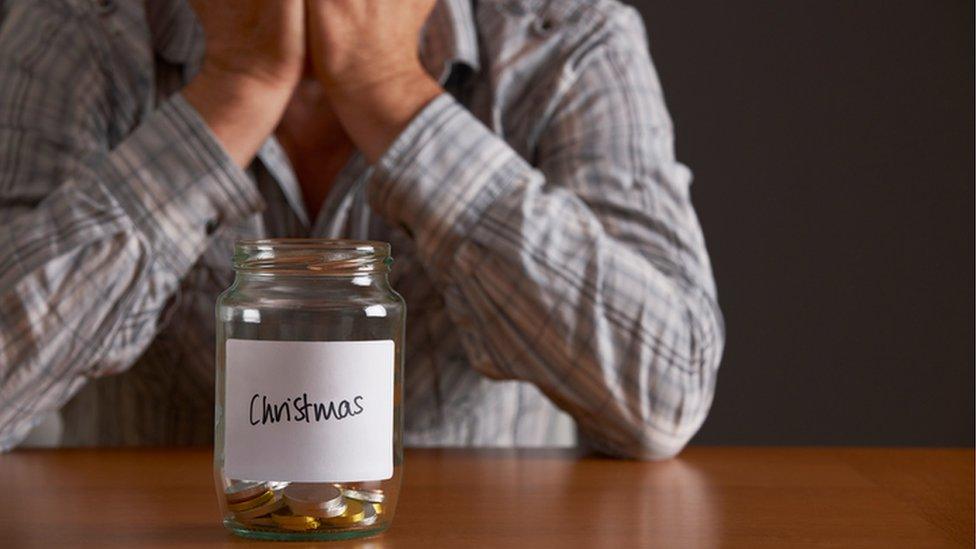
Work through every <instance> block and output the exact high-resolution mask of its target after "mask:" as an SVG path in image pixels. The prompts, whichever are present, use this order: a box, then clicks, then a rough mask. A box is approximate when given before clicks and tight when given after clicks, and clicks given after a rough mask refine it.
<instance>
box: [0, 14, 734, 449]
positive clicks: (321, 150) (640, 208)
mask: <svg viewBox="0 0 976 549" xmlns="http://www.w3.org/2000/svg"><path fill="white" fill-rule="evenodd" d="M434 2H435V0H307V1H303V0H274V1H269V0H206V1H200V2H197V3H196V4H195V5H194V6H193V7H195V8H196V9H197V14H196V15H195V14H194V12H193V11H192V10H191V7H190V6H189V5H187V4H186V3H185V0H147V1H146V2H139V1H136V0H129V1H125V0H43V1H42V0H19V1H17V0H7V1H6V2H3V3H2V4H0V5H2V10H3V11H2V25H0V216H2V219H3V221H4V223H3V225H2V226H0V447H2V448H4V449H9V448H12V447H14V446H16V445H17V444H19V443H20V442H21V441H22V440H23V439H24V438H25V437H27V436H28V435H29V434H30V433H31V431H32V430H35V428H36V426H38V425H49V424H53V425H55V426H59V428H58V429H55V434H56V436H55V437H54V438H55V439H56V440H54V442H55V443H60V444H68V445H79V444H81V445H85V444H107V445H113V444H194V443H198V444H203V443H208V442H210V439H211V436H212V435H211V433H212V431H211V429H212V421H213V415H212V414H213V409H212V402H213V401H212V398H213V359H212V357H213V340H214V338H213V331H212V330H213V313H212V310H213V309H212V307H213V302H214V298H215V296H216V294H217V293H218V292H219V291H220V290H222V289H223V288H224V287H226V286H227V285H229V283H230V280H231V278H232V273H231V272H230V266H229V263H230V262H229V255H230V250H231V246H232V244H233V242H234V240H236V239H238V238H244V237H260V236H276V237H297V236H313V237H348V238H370V239H379V240H387V241H390V242H391V243H392V244H393V250H394V254H395V255H396V257H397V259H398V263H397V267H396V268H395V270H394V274H393V277H392V282H393V284H394V286H395V287H396V288H397V289H398V290H399V291H400V292H401V294H403V295H404V297H405V299H406V300H407V304H408V309H409V311H410V317H409V321H408V328H407V337H408V340H407V343H406V350H407V357H406V369H405V376H406V378H405V381H404V386H405V411H406V432H405V441H406V443H407V444H408V445H415V446H416V445H478V446H484V445H490V446H538V445H555V446H566V445H572V444H575V443H577V432H578V434H579V442H580V443H584V444H587V445H589V446H591V447H593V448H595V449H597V450H600V451H603V452H605V453H608V454H611V455H616V456H622V457H630V458H661V457H667V456H671V455H674V454H675V453H677V452H678V451H679V450H680V449H681V448H682V447H683V446H684V444H685V443H686V442H687V441H688V439H689V438H690V437H691V436H692V435H693V434H694V433H695V431H696V430H697V429H698V427H699V426H700V425H701V422H702V421H703V420H704V418H705V415H706V413H707V411H708V408H709V406H710V403H711V400H712V394H713V390H714V386H715V375H716V370H717V368H718V363H719V358H720V355H721V350H722V345H723V340H724V331H723V326H722V321H721V317H720V313H719V310H718V307H717V305H716V301H715V288H714V284H713V281H712V275H711V269H710V266H709V262H708V257H707V254H706V252H705V248H704V243H703V240H702V236H701V233H700V229H699V227H698V223H697V220H696V218H695V215H694V212H693V210H692V207H691V203H690V199H689V190H688V185H689V181H690V175H689V172H688V171H687V169H686V168H684V167H683V166H682V165H680V164H679V163H678V162H677V161H676V160H675V159H674V154H673V150H672V131H671V123H670V120H669V118H668V115H667V112H666V110H665V107H664V104H663V99H662V95H661V89H660V87H659V84H658V81H657V78H656V76H655V73H654V70H653V68H652V65H651V62H650V58H649V55H648V53H647V50H646V38H645V35H644V31H643V27H642V25H641V23H640V19H639V17H638V15H637V14H636V12H635V11H634V10H632V9H630V8H626V7H623V6H622V5H620V4H618V3H616V2H615V1H614V0H592V1H583V0H553V1H549V2H539V1H536V0H509V1H494V0H477V1H472V0H442V1H440V2H439V3H436V5H435V4H434ZM197 16H199V17H197ZM198 20H199V24H198ZM201 24H202V27H201ZM204 36H206V47H205V48H204ZM204 52H205V53H204ZM567 414H568V415H567ZM570 416H571V419H570ZM574 426H575V429H574Z"/></svg>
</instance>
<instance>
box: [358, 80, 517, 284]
mask: <svg viewBox="0 0 976 549" xmlns="http://www.w3.org/2000/svg"><path fill="white" fill-rule="evenodd" d="M531 172H532V167H531V166H530V165H529V164H528V163H527V162H525V160H523V159H522V158H521V157H520V156H519V155H518V154H517V153H516V152H515V151H514V150H512V149H511V147H509V146H508V144H507V143H505V142H504V140H502V139H501V138H500V137H498V136H497V135H495V134H494V133H492V132H491V130H489V129H488V128H487V127H485V125H484V124H482V123H481V122H480V121H479V120H478V119H476V118H475V117H474V116H473V115H472V114H471V113H470V112H468V111H467V110H466V109H465V108H464V107H462V106H461V105H460V104H458V102H457V101H456V100H455V99H454V98H453V97H451V96H450V95H449V94H446V93H445V94H442V95H440V96H438V97H437V98H436V99H434V100H433V101H431V102H430V103H429V104H428V105H427V106H426V107H424V109H423V110H421V112H420V113H419V114H418V115H417V116H416V117H414V119H413V120H412V121H411V122H410V124H409V125H408V126H407V128H406V129H405V130H404V131H403V132H402V133H401V134H400V135H399V136H398V137H397V139H396V140H395V141H394V142H393V144H392V145H391V146H390V148H389V149H388V150H387V151H386V153H384V154H383V156H382V157H381V158H380V160H379V161H378V162H377V163H376V165H375V166H374V170H373V177H372V180H371V181H370V186H369V199H370V204H371V206H372V207H373V209H374V210H375V211H376V212H378V213H379V214H380V215H382V216H383V217H384V219H386V220H387V222H388V223H390V224H391V225H393V226H399V227H401V228H402V229H404V230H405V231H406V232H407V233H408V234H409V235H411V236H412V237H413V239H414V241H415V242H416V243H417V248H418V251H419V253H420V255H421V257H422V259H423V260H424V262H425V263H426V264H427V265H429V266H431V267H434V268H444V267H446V266H448V265H450V261H451V260H452V259H453V258H454V256H455V255H456V253H457V252H458V250H459V248H460V246H461V245H462V244H463V243H464V241H465V239H466V238H467V236H469V235H470V234H471V232H472V231H473V229H474V227H475V226H476V225H477V224H478V222H479V221H480V220H481V218H482V217H483V215H484V213H485V212H486V210H488V208H489V207H490V206H491V205H492V204H493V203H495V201H496V200H497V199H498V198H499V197H500V196H503V195H504V194H506V193H507V192H508V191H509V190H511V189H512V188H513V187H515V186H517V185H520V184H525V182H526V181H527V180H528V177H526V176H527V175H528V174H530V173H531Z"/></svg>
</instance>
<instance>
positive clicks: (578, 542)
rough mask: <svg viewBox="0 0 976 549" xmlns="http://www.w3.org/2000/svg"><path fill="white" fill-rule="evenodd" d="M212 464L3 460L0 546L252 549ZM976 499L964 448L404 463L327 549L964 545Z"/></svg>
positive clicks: (41, 456) (152, 457)
mask: <svg viewBox="0 0 976 549" xmlns="http://www.w3.org/2000/svg"><path fill="white" fill-rule="evenodd" d="M210 460H211V455H210V451H209V450H206V449H203V450H169V449H164V450H36V451H18V452H14V453H11V454H7V455H0V547H22V546H37V547H76V546H93V547H94V546H97V547H147V546H148V547H154V546H166V547H169V546H173V547H176V546H187V547H212V546H216V545H227V546H237V545H244V544H249V543H254V544H257V543H255V542H249V541H247V540H243V539H238V538H236V537H234V536H232V535H231V534H229V533H227V532H226V531H225V530H224V529H223V527H222V526H221V525H220V524H219V521H218V515H217V505H216V497H215V495H214V492H213V486H212V480H211V461H210ZM973 494H974V491H973V451H972V450H971V449H965V450H932V449H848V448H833V449H827V448H789V449H787V448H690V449H688V450H687V451H685V452H684V453H683V454H682V455H681V457H680V458H678V459H675V460H671V461H666V462H660V463H638V462H626V461H613V460H607V459H595V458H582V457H579V456H577V455H576V454H575V453H573V452H563V451H551V450H543V451H507V450H504V451H496V450H411V451H408V453H407V461H406V470H405V484H404V489H403V493H402V498H401V501H400V507H399V509H398V512H397V517H396V520H395V521H394V525H393V527H392V528H391V529H390V530H389V531H388V532H387V533H386V534H384V535H382V536H380V537H377V538H373V539H368V540H361V541H358V542H338V543H332V544H328V545H327V546H329V547H365V548H370V549H380V548H385V547H422V548H424V549H432V548H435V547H461V548H464V549H475V548H481V547H504V548H506V549H521V548H537V547H540V548H545V547H556V548H559V549H566V548H569V547H614V548H617V547H650V546H654V547H658V546H660V547H715V546H720V545H721V546H733V547H805V546H823V545H834V546H838V547H858V546H874V547H896V546H902V547H933V546H938V547H942V546H946V547H954V546H958V547H963V546H965V547H972V546H973V516H974V515H973V512H974V511H973ZM265 545H268V546H277V547H282V545H281V544H273V543H266V544H265ZM296 545H298V546H301V545H303V544H294V543H292V544H290V545H288V544H285V545H284V547H289V546H291V547H295V546H296Z"/></svg>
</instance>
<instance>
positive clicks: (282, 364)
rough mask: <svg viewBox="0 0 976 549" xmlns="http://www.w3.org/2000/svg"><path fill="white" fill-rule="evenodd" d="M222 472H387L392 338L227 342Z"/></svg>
mask: <svg viewBox="0 0 976 549" xmlns="http://www.w3.org/2000/svg"><path fill="white" fill-rule="evenodd" d="M226 351H227V368H226V370H225V371H226V374H225V376H226V383H225V387H226V395H225V397H226V398H225V406H224V426H225V430H224V474H225V475H226V476H228V477H230V478H234V479H245V480H276V481H296V482H350V481H359V480H384V479H388V478H390V477H392V476H393V370H394V343H393V341H392V340H386V341H258V340H250V339H229V340H227V348H226Z"/></svg>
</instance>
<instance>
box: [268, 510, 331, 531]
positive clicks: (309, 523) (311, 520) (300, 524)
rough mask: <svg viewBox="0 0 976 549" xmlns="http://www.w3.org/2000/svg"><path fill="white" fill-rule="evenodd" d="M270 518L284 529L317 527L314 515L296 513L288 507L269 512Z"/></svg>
mask: <svg viewBox="0 0 976 549" xmlns="http://www.w3.org/2000/svg"><path fill="white" fill-rule="evenodd" d="M271 520H272V521H274V523H275V524H276V525H278V526H280V527H281V528H284V529H285V530H296V531H304V530H315V529H316V528H318V527H319V521H318V520H316V519H315V517H310V516H305V515H296V514H293V513H292V512H291V511H289V510H288V509H281V510H278V511H275V512H274V513H272V514H271Z"/></svg>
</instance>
